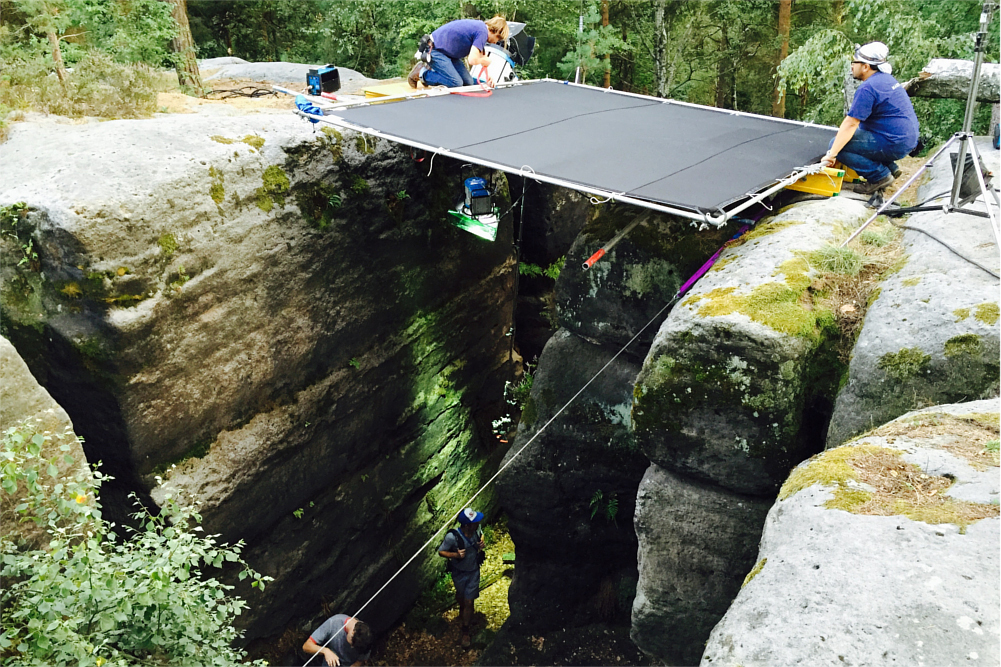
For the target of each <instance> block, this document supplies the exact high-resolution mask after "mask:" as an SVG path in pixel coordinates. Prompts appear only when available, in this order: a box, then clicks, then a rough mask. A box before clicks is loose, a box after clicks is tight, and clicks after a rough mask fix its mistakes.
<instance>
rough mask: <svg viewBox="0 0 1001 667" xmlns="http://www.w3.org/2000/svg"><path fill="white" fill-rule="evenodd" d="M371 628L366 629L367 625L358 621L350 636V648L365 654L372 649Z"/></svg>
mask: <svg viewBox="0 0 1001 667" xmlns="http://www.w3.org/2000/svg"><path fill="white" fill-rule="evenodd" d="M372 639H373V637H372V628H370V627H368V624H367V623H365V622H364V621H358V622H357V623H355V631H354V634H353V635H352V636H351V646H353V647H354V648H355V650H357V651H361V652H362V653H365V652H367V651H368V650H369V649H370V648H372Z"/></svg>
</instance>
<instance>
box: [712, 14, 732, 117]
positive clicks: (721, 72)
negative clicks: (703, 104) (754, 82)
mask: <svg viewBox="0 0 1001 667" xmlns="http://www.w3.org/2000/svg"><path fill="white" fill-rule="evenodd" d="M720 28H721V30H722V32H721V36H720V43H719V50H720V51H721V52H722V53H723V56H722V57H721V58H720V59H719V60H718V61H716V107H717V108H719V109H732V108H733V107H734V104H733V101H732V100H733V97H732V96H733V84H734V71H733V63H732V62H731V60H730V36H729V32H728V29H727V25H726V24H725V23H724V24H723V25H721V26H720Z"/></svg>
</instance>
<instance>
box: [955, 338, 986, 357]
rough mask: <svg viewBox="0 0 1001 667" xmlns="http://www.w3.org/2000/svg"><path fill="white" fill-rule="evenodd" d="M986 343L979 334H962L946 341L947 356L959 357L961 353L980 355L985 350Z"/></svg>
mask: <svg viewBox="0 0 1001 667" xmlns="http://www.w3.org/2000/svg"><path fill="white" fill-rule="evenodd" d="M983 349H984V345H983V343H982V342H981V340H980V336H978V335H977V334H961V335H959V336H953V337H952V338H950V339H949V340H947V341H945V356H947V357H957V356H959V355H961V354H968V355H970V356H978V355H980V353H981V352H983Z"/></svg>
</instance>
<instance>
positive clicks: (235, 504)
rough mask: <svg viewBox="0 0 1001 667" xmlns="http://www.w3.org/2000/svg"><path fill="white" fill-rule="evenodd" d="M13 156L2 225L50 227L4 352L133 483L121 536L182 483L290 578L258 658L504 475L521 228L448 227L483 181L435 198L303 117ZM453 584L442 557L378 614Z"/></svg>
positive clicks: (25, 144)
mask: <svg viewBox="0 0 1001 667" xmlns="http://www.w3.org/2000/svg"><path fill="white" fill-rule="evenodd" d="M0 150H2V152H3V163H4V165H5V169H4V178H3V185H2V186H0V206H2V205H11V204H14V203H16V202H25V203H27V205H28V211H27V212H26V213H25V214H24V215H21V216H20V217H19V218H18V219H17V221H16V223H15V224H14V225H13V226H12V230H13V231H15V232H16V238H13V237H11V236H10V235H9V234H8V235H6V236H5V240H4V243H5V247H4V252H3V253H2V254H3V264H2V270H0V276H2V281H3V282H2V291H0V297H2V302H0V303H2V313H0V314H2V317H3V322H4V335H6V336H8V337H9V338H10V340H11V341H12V342H13V343H14V345H15V346H16V348H17V349H18V351H19V352H20V354H21V356H22V357H24V359H25V361H26V362H27V364H28V366H29V367H30V369H31V371H32V373H33V374H34V376H35V377H37V378H38V379H39V381H40V382H41V383H42V385H43V386H45V387H46V388H47V389H48V390H49V392H50V393H51V394H52V395H53V397H54V398H55V399H56V400H57V401H58V402H59V403H60V404H61V405H62V406H63V407H64V408H65V409H66V411H67V413H69V416H70V417H71V418H72V419H73V423H74V425H75V426H76V428H77V432H78V433H80V434H81V435H82V436H83V437H84V438H85V445H84V446H85V450H86V454H87V458H88V459H89V460H90V461H91V462H96V461H101V462H103V465H104V467H105V469H106V472H108V473H110V474H111V475H113V476H114V477H115V482H114V483H113V484H112V485H109V486H107V487H106V488H105V490H104V492H103V494H102V498H103V502H104V505H105V511H106V513H107V514H108V515H110V516H111V517H112V518H115V519H117V520H119V521H120V520H122V519H123V518H124V517H125V515H126V514H127V512H128V511H129V509H130V508H129V507H128V504H127V502H126V500H125V497H126V494H127V493H128V492H131V491H135V492H137V493H139V495H140V497H142V498H144V499H145V500H146V501H147V502H149V501H150V500H152V501H154V502H155V500H156V498H158V497H159V493H161V491H159V490H157V489H155V488H154V487H155V483H156V482H155V478H156V477H157V476H163V477H166V478H167V483H168V484H171V485H174V486H177V487H180V488H181V489H183V490H185V491H187V492H189V493H190V494H192V496H193V497H195V498H196V499H197V500H199V501H201V502H202V513H203V515H204V517H205V529H206V531H208V532H211V533H221V534H222V535H223V538H224V539H225V540H229V541H234V540H238V539H242V540H245V541H246V542H247V544H248V547H247V549H246V550H245V554H246V557H247V560H248V561H249V562H250V563H251V564H252V565H253V566H254V567H255V568H257V569H259V570H260V571H262V572H264V573H265V574H268V575H270V576H272V577H274V578H275V582H274V583H273V584H272V585H270V586H268V588H267V590H266V591H265V593H264V594H259V593H257V592H256V591H251V590H250V589H249V588H248V589H246V590H244V589H239V590H240V592H241V593H243V594H245V595H246V596H247V597H248V599H249V601H250V604H251V609H252V610H253V612H252V613H251V614H250V615H245V616H244V623H245V624H246V626H247V630H248V636H249V637H253V636H255V635H262V634H267V633H270V632H274V631H276V630H280V629H281V627H282V625H283V624H284V623H285V622H287V621H288V620H289V619H290V618H292V617H293V616H296V615H303V614H308V613H311V612H316V611H319V607H320V604H321V602H326V603H329V604H330V605H331V606H332V607H333V608H336V609H338V610H345V609H349V608H350V607H352V606H353V605H360V604H361V603H362V602H364V600H366V599H367V598H368V596H369V595H370V594H371V593H373V592H374V591H375V589H376V588H377V587H378V586H379V585H381V584H382V583H383V582H384V581H385V580H386V579H387V578H388V577H389V575H390V574H392V573H393V572H395V571H396V570H397V568H398V567H399V566H400V565H402V563H403V562H404V561H405V559H406V558H407V557H408V556H409V555H410V554H411V553H412V552H413V551H414V550H416V549H417V548H418V547H419V546H420V545H421V544H422V543H423V542H424V540H425V539H426V538H427V537H428V536H429V534H430V533H431V532H433V531H434V530H435V529H437V528H438V527H439V526H440V525H441V524H442V523H444V522H445V520H446V519H447V518H448V515H449V513H450V512H454V511H455V510H457V509H459V507H458V504H459V503H461V502H462V501H463V500H464V499H465V498H466V497H468V496H469V495H471V493H472V491H473V490H475V489H476V488H477V487H478V486H479V484H480V482H481V481H483V480H485V479H486V477H488V476H489V473H490V472H491V471H492V470H493V469H495V467H496V465H497V462H498V460H499V459H500V457H501V456H502V455H503V451H502V450H500V449H498V447H499V445H498V444H497V441H496V439H495V438H494V437H493V436H492V434H491V433H490V423H491V420H492V419H494V418H496V417H498V416H499V412H500V410H501V407H500V405H499V404H501V400H502V392H503V384H504V381H505V379H507V378H509V377H510V374H511V372H512V360H511V358H510V355H509V343H508V339H507V338H506V337H505V333H506V332H507V331H508V330H509V329H510V326H511V321H510V314H511V312H512V309H511V300H512V298H513V269H514V265H513V259H512V256H511V253H510V247H511V245H510V244H511V224H510V220H505V221H504V222H503V223H502V225H501V232H500V234H499V236H498V239H497V241H496V242H495V243H492V244H491V243H487V242H484V241H482V240H481V239H478V238H476V237H473V236H472V235H469V234H466V233H464V232H460V231H458V230H456V229H455V228H453V227H451V226H450V225H449V224H448V223H447V221H446V217H447V216H445V209H446V208H447V207H448V206H449V205H451V203H452V202H451V197H452V195H453V192H457V191H458V187H459V173H458V171H459V170H458V165H457V164H450V163H448V162H447V161H443V160H440V159H439V160H438V161H436V165H435V171H434V173H433V175H432V176H430V177H428V175H427V171H426V165H417V164H416V163H414V162H412V161H411V160H410V159H409V156H408V154H407V153H406V151H405V150H402V149H400V148H399V147H395V146H392V145H390V144H388V143H385V142H381V141H373V140H372V139H371V138H368V139H366V138H363V137H361V136H356V135H352V134H348V133H345V134H340V133H338V132H334V131H331V130H329V129H328V130H325V131H320V130H318V129H317V128H314V127H313V126H312V125H309V124H308V123H305V122H303V121H301V120H299V119H297V118H295V117H293V116H291V115H290V114H287V113H284V112H283V113H281V114H273V115H254V116H235V117H226V118H220V117H216V118H208V117H205V116H199V115H187V116H169V117H158V118H155V119H153V120H147V121H112V122H105V123H91V124H83V125H76V124H74V125H69V124H58V123H55V122H51V121H49V122H32V123H24V124H19V125H18V126H16V127H15V128H14V132H13V134H12V137H11V139H10V140H9V141H8V142H7V143H6V144H4V146H3V147H2V149H0ZM9 165H17V168H16V169H14V170H12V169H9V168H6V167H7V166H9ZM494 178H495V186H496V187H497V188H498V190H499V191H500V199H501V200H502V202H501V203H504V201H506V197H507V193H506V182H505V181H504V178H503V176H502V175H494ZM4 231H5V232H7V230H6V229H5V230H4ZM29 241H30V243H31V244H32V245H31V249H29V248H28V244H29ZM31 250H34V251H37V254H38V257H37V259H30V260H29V261H26V262H24V263H21V264H20V265H18V261H19V259H20V257H21V256H22V254H23V253H30V251H31ZM484 505H485V506H486V507H485V508H486V509H489V507H490V506H491V501H490V499H489V497H487V498H484ZM434 546H436V545H434ZM429 553H430V549H429ZM439 571H440V564H439V563H438V562H437V559H433V558H427V559H422V560H419V561H418V564H417V565H415V566H414V567H412V568H410V569H408V570H407V572H406V573H405V574H404V575H403V576H401V577H400V578H399V579H398V580H397V581H396V582H395V583H394V585H393V586H392V587H391V588H390V589H387V591H386V592H385V593H384V594H383V595H382V596H380V598H379V599H378V600H377V601H376V602H375V603H374V604H373V605H372V606H371V607H369V609H368V610H367V612H366V617H367V618H368V619H370V620H371V621H372V622H373V625H375V626H376V627H377V628H380V627H384V626H385V625H387V624H389V623H391V622H392V621H393V620H394V619H395V618H397V617H398V615H399V614H400V613H401V612H402V611H403V610H405V609H406V608H407V606H408V605H409V604H410V603H411V602H412V601H413V599H414V598H415V596H416V593H417V591H418V590H419V588H420V587H421V585H422V584H423V583H424V582H426V581H427V580H428V577H429V576H431V575H432V574H433V575H434V576H437V575H438V573H439Z"/></svg>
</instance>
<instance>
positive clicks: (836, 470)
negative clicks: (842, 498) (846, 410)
mask: <svg viewBox="0 0 1001 667" xmlns="http://www.w3.org/2000/svg"><path fill="white" fill-rule="evenodd" d="M884 449H886V448H885V447H874V446H872V445H855V446H844V447H837V448H835V449H829V450H827V451H826V452H822V453H820V454H817V455H816V456H813V457H811V458H810V459H808V460H807V461H806V462H805V463H803V464H802V465H799V466H797V467H796V468H795V469H794V470H793V471H792V473H790V474H789V477H788V478H787V479H786V481H785V483H784V484H783V485H782V488H781V489H779V500H785V499H786V498H789V497H791V496H793V495H795V494H797V493H799V492H800V491H802V490H803V489H808V488H810V487H811V486H814V485H820V486H844V485H846V484H847V483H848V481H849V480H856V479H857V478H856V475H855V470H854V469H852V467H851V466H850V465H849V464H848V462H849V460H851V459H852V458H853V457H854V456H857V455H859V454H867V453H868V454H876V453H877V452H878V451H880V450H884ZM887 451H891V452H894V453H895V454H900V452H899V451H897V450H887Z"/></svg>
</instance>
